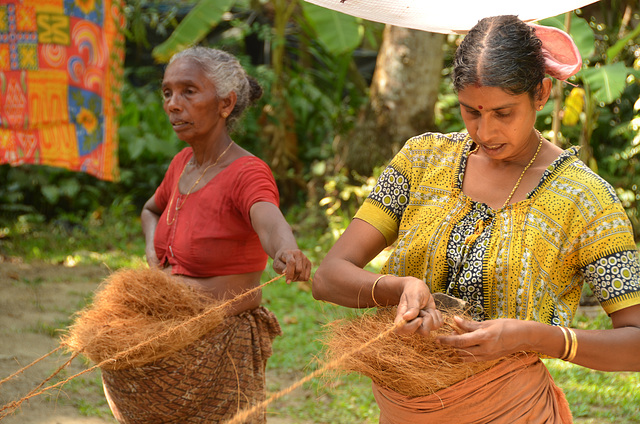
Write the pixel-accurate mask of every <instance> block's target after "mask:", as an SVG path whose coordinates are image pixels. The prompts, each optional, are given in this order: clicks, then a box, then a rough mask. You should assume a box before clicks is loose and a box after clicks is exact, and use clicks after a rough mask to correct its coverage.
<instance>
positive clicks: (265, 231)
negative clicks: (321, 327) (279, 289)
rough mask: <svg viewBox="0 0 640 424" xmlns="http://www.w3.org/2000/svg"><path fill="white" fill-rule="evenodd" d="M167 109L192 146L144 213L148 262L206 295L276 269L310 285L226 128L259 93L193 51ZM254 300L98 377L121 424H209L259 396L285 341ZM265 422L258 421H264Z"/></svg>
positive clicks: (255, 168) (249, 160)
mask: <svg viewBox="0 0 640 424" xmlns="http://www.w3.org/2000/svg"><path fill="white" fill-rule="evenodd" d="M162 95H163V98H164V110H165V112H166V113H167V115H168V117H169V121H170V122H171V125H172V126H173V129H174V131H175V132H176V134H177V135H178V137H179V138H180V140H183V141H185V142H186V143H187V144H189V147H186V148H185V149H184V150H182V151H181V152H180V153H178V155H176V157H175V158H174V159H173V161H172V162H171V164H170V166H169V169H168V170H167V173H166V175H165V177H164V180H163V181H162V183H161V184H160V186H159V187H158V189H157V190H156V192H155V194H154V195H153V196H152V197H151V198H150V199H149V201H148V202H147V203H146V204H145V206H144V208H143V211H142V228H143V231H144V234H145V237H146V245H147V248H146V253H147V261H148V263H149V265H150V266H154V267H160V268H162V269H164V270H165V271H166V272H167V273H170V274H172V275H174V276H175V277H176V281H177V282H183V283H186V284H189V285H191V286H193V287H194V288H196V289H197V290H200V291H201V292H202V293H204V294H206V295H208V296H210V298H211V300H212V302H217V301H221V300H227V299H231V298H234V297H235V296H237V295H239V294H240V293H242V292H244V291H247V290H249V289H252V288H254V287H256V286H258V285H259V283H260V276H261V274H262V271H263V270H264V268H265V266H266V263H267V255H269V256H271V257H272V258H273V268H274V270H275V271H276V272H278V273H283V272H284V273H286V280H287V282H290V281H295V280H308V279H309V275H310V272H311V263H310V262H309V260H308V259H307V258H306V257H305V255H304V254H303V253H302V252H301V251H300V250H299V249H298V246H297V244H296V241H295V239H294V236H293V233H292V231H291V228H290V226H289V225H288V224H287V222H286V221H285V219H284V217H283V215H282V213H281V212H280V210H279V208H278V203H279V196H278V190H277V187H276V184H275V181H274V179H273V176H272V174H271V171H270V169H269V167H268V166H267V165H266V164H265V163H264V162H263V161H262V160H260V159H258V158H257V157H255V156H253V155H252V154H251V153H249V152H247V151H246V150H245V149H243V148H242V147H240V146H238V145H237V144H235V143H234V142H233V140H232V138H231V136H230V134H229V128H230V125H231V124H232V123H233V122H234V121H235V120H236V119H237V118H238V117H239V116H240V115H241V114H242V112H243V110H244V109H245V108H246V107H248V106H249V105H251V104H252V103H253V102H254V101H255V100H257V99H258V98H260V96H261V95H262V89H261V87H260V86H259V85H258V83H257V82H256V81H255V80H254V79H252V78H250V77H249V76H248V75H247V74H246V72H245V70H244V69H243V68H242V66H241V65H240V64H239V62H238V61H237V59H236V58H234V57H233V56H231V55H230V54H228V53H225V52H223V51H220V50H215V49H209V48H203V47H194V48H190V49H187V50H185V51H182V52H180V53H178V54H176V55H175V56H173V58H172V59H171V61H170V63H169V65H168V67H167V69H166V71H165V74H164V78H163V81H162ZM260 302H261V296H260V294H259V292H258V293H257V294H256V295H253V296H249V297H245V298H242V299H241V300H240V301H237V302H235V303H232V304H231V307H230V308H229V311H228V314H227V315H228V316H227V318H226V322H225V323H224V325H223V328H219V329H216V330H215V332H214V334H211V335H209V336H207V337H205V338H203V339H202V340H199V341H198V342H196V343H194V344H193V346H191V347H190V348H188V349H185V351H183V352H178V354H175V355H172V356H171V357H168V358H165V359H163V360H160V361H157V362H154V363H152V364H150V365H149V366H143V367H140V368H133V369H128V370H123V371H116V372H112V371H106V372H104V373H103V377H104V381H105V393H106V394H107V397H108V399H109V401H110V405H111V407H112V410H113V412H114V415H115V416H116V418H117V419H118V420H119V421H120V422H122V423H151V422H153V423H217V422H223V421H225V420H228V419H229V418H231V417H233V415H235V414H236V413H237V412H238V411H239V410H240V409H242V408H243V407H246V406H248V405H253V404H255V403H257V402H259V401H261V400H262V399H263V398H264V396H265V375H264V369H265V365H266V361H267V358H268V357H269V356H270V355H271V342H272V340H273V338H274V337H275V336H276V335H279V334H280V333H281V331H280V327H279V325H278V321H277V319H276V317H275V316H274V315H273V314H272V313H271V312H270V311H268V310H267V309H265V308H264V307H261V306H260ZM264 419H265V418H264V414H263V415H262V417H261V418H260V419H257V420H258V421H256V422H263V420H264Z"/></svg>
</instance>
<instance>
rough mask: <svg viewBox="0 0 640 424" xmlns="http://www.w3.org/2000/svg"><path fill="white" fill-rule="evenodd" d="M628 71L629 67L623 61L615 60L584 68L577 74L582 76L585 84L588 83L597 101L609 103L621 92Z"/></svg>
mask: <svg viewBox="0 0 640 424" xmlns="http://www.w3.org/2000/svg"><path fill="white" fill-rule="evenodd" d="M628 73H629V68H627V67H626V66H625V65H624V63H622V62H617V63H614V64H612V65H604V66H600V67H597V68H586V69H583V70H581V71H580V72H579V73H578V75H580V76H582V80H583V81H584V82H585V84H589V87H590V88H591V92H592V93H593V96H594V97H595V98H596V100H597V101H598V102H602V103H606V104H609V103H611V102H613V101H614V100H615V99H617V98H618V97H620V95H621V94H622V91H623V90H624V88H625V86H626V78H627V74H628Z"/></svg>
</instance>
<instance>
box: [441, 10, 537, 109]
mask: <svg viewBox="0 0 640 424" xmlns="http://www.w3.org/2000/svg"><path fill="white" fill-rule="evenodd" d="M453 68H454V69H453V86H454V88H455V90H456V91H458V92H459V91H460V90H462V89H464V88H465V87H468V86H470V85H477V86H486V87H498V88H501V89H503V90H504V91H506V92H508V93H510V94H514V95H519V94H524V93H528V94H529V96H530V98H531V99H532V100H533V99H535V97H536V94H537V92H538V90H539V87H540V84H541V83H542V80H543V79H544V76H545V61H544V56H543V54H542V41H540V39H539V38H538V37H536V35H535V30H534V29H533V28H532V27H530V26H529V25H527V24H525V23H524V22H522V21H521V20H520V19H518V17H517V16H513V15H503V16H493V17H489V18H484V19H482V20H480V21H479V22H478V23H477V24H476V25H475V26H474V27H473V28H471V30H470V31H469V33H468V34H467V35H466V36H465V38H464V39H463V40H462V43H461V44H460V47H458V49H457V50H456V55H455V59H454V62H453Z"/></svg>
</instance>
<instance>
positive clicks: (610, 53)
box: [607, 25, 640, 63]
mask: <svg viewBox="0 0 640 424" xmlns="http://www.w3.org/2000/svg"><path fill="white" fill-rule="evenodd" d="M638 35H640V25H638V26H636V28H635V29H634V30H633V31H631V32H630V33H628V34H627V35H626V36H624V37H623V38H621V39H620V40H618V41H617V42H616V43H615V44H614V45H613V46H611V47H609V48H608V49H607V63H611V62H613V61H614V59H616V58H617V57H618V55H619V54H620V52H622V50H623V49H624V47H625V46H626V45H627V43H628V42H629V40H633V39H634V38H636V37H637V36H638Z"/></svg>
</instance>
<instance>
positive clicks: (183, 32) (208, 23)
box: [152, 0, 236, 62]
mask: <svg viewBox="0 0 640 424" xmlns="http://www.w3.org/2000/svg"><path fill="white" fill-rule="evenodd" d="M235 1H236V0H200V1H199V2H198V4H196V5H195V7H194V8H193V9H191V12H189V13H188V14H187V16H185V17H184V19H183V20H182V22H180V24H179V25H178V27H177V28H176V29H175V30H174V31H173V33H172V34H171V35H170V36H169V38H168V39H167V41H165V42H164V43H162V44H160V45H159V46H157V47H156V48H155V49H153V52H152V55H153V57H154V58H155V59H156V60H157V61H158V62H168V61H169V59H170V58H171V56H173V55H174V54H175V53H177V52H179V51H180V50H183V49H185V48H186V47H189V46H191V45H194V44H196V43H197V42H198V41H200V40H202V39H203V38H204V37H205V36H206V35H207V34H208V33H209V32H210V31H211V29H212V28H214V27H215V26H216V25H218V23H219V22H220V21H221V20H222V16H223V15H224V13H225V12H228V11H229V9H231V6H232V5H233V4H234V3H235Z"/></svg>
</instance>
